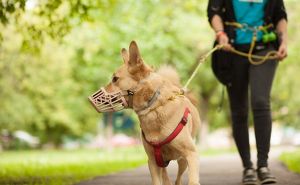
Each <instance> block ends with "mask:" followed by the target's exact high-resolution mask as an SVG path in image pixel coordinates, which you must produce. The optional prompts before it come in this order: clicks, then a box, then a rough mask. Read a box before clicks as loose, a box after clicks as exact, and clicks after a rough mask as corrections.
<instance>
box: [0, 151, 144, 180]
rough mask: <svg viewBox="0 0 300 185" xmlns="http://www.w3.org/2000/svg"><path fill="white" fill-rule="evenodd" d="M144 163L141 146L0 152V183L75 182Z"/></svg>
mask: <svg viewBox="0 0 300 185" xmlns="http://www.w3.org/2000/svg"><path fill="white" fill-rule="evenodd" d="M145 163H146V154H145V153H144V151H143V149H142V148H126V149H125V148H119V149H114V150H111V151H108V150H100V151H99V150H75V151H56V150H50V151H23V152H4V153H0V166H1V168H0V184H45V185H49V184H53V185H58V184H62V185H66V184H74V183H76V182H79V181H81V180H83V179H88V178H91V177H94V176H98V175H106V174H108V173H112V172H117V171H120V170H124V169H129V168H134V167H137V166H140V165H142V164H145Z"/></svg>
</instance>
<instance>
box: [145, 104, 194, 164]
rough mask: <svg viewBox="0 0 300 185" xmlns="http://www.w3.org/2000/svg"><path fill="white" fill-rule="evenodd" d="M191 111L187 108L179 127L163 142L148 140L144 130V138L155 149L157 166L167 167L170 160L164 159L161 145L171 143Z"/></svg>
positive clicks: (185, 122)
mask: <svg viewBox="0 0 300 185" xmlns="http://www.w3.org/2000/svg"><path fill="white" fill-rule="evenodd" d="M189 113H190V110H189V108H185V111H184V114H183V116H182V118H181V120H180V122H179V123H178V125H177V127H176V128H175V130H174V131H173V132H172V133H171V134H170V135H169V136H168V137H167V138H166V139H165V140H163V141H162V142H151V141H147V139H146V137H145V134H144V132H143V131H142V135H143V138H144V139H145V141H146V142H147V143H148V144H149V145H151V146H152V147H153V149H154V157H155V161H156V165H157V166H159V167H162V168H165V167H167V166H168V164H169V162H170V161H164V159H163V156H162V152H161V147H162V146H163V145H166V144H168V143H170V142H171V141H172V140H173V139H175V138H176V136H177V135H178V134H179V133H180V132H181V130H182V129H183V127H184V126H185V125H186V124H187V121H188V115H189Z"/></svg>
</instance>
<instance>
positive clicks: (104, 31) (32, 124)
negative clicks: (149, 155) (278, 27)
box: [0, 0, 300, 184]
mask: <svg viewBox="0 0 300 185" xmlns="http://www.w3.org/2000/svg"><path fill="white" fill-rule="evenodd" d="M285 4H286V8H287V12H288V16H289V28H288V31H289V45H288V46H289V56H288V58H287V59H285V60H284V61H283V62H281V63H280V66H279V68H278V70H277V74H276V79H275V81H274V86H273V91H272V109H273V120H274V129H273V135H272V144H273V145H274V146H284V147H286V146H293V147H294V146H298V147H299V146H300V108H299V107H298V106H299V105H300V96H299V94H300V88H299V87H300V81H299V80H298V77H297V76H298V75H299V71H300V65H299V61H300V56H299V48H300V33H299V32H298V30H299V29H300V24H299V23H298V22H299V19H300V18H299V17H300V12H299V11H300V4H299V3H298V1H296V0H286V1H285ZM206 6H207V1H200V0H185V1H181V0H172V1H171V0H140V1H133V0H128V1H117V0H99V1H94V0H64V1H62V0H2V1H1V2H0V30H1V32H0V165H2V168H0V182H1V181H2V182H11V181H15V182H27V181H30V179H32V178H33V177H34V178H33V179H35V180H34V182H36V181H37V182H39V183H40V182H44V181H43V180H41V179H43V178H41V177H47V176H49V174H52V172H53V171H55V170H53V168H54V167H55V168H56V169H57V168H60V169H61V171H60V172H61V173H62V171H63V172H66V173H69V172H70V169H73V170H74V171H76V170H75V169H76V168H77V167H78V171H79V168H82V164H83V163H84V164H86V165H87V166H86V168H85V169H80V170H81V171H80V172H78V174H77V176H76V177H78V179H83V178H87V177H90V176H95V175H99V174H102V173H103V174H105V173H109V172H111V171H114V170H117V169H119V168H120V169H121V168H128V167H129V166H130V167H135V166H138V165H140V164H144V163H145V161H146V157H145V155H144V153H143V149H142V148H141V147H140V143H141V142H140V128H139V123H138V119H137V117H136V115H135V114H134V112H133V111H131V110H125V111H122V112H117V113H114V114H98V113H97V112H96V111H95V110H94V108H93V107H92V106H91V105H90V103H89V102H88V100H87V97H88V96H89V95H91V94H92V93H93V92H95V91H96V90H97V89H98V88H99V87H100V86H103V85H104V84H107V83H108V82H109V81H110V79H111V76H112V73H113V72H114V71H115V70H116V69H117V68H118V66H120V65H121V64H122V59H121V56H120V50H121V48H123V47H125V48H127V47H128V45H129V43H130V41H131V40H136V41H137V43H138V44H139V47H140V50H141V53H142V56H143V58H144V60H145V61H146V62H147V63H148V64H150V65H151V66H153V67H154V68H158V67H159V66H160V65H162V64H170V65H173V66H174V67H175V68H176V69H177V71H178V72H179V74H180V76H181V79H182V83H183V84H184V83H185V82H186V80H187V79H188V77H189V75H190V74H191V72H192V71H193V69H194V68H195V66H196V64H197V61H198V59H199V58H200V56H201V55H202V54H204V53H205V52H207V51H208V50H209V49H211V48H212V43H213V40H214V37H215V36H214V32H213V31H212V30H211V28H210V26H209V24H208V21H207V17H206ZM222 88H223V87H222V86H221V85H220V84H219V83H218V82H217V80H216V79H215V78H214V76H213V73H212V71H211V69H210V62H209V61H207V63H205V64H204V65H202V66H201V68H200V70H199V71H198V73H197V75H196V78H195V79H194V80H193V81H192V83H191V84H190V86H189V89H191V90H192V91H194V92H195V93H196V95H197V98H198V99H199V102H200V105H199V110H200V113H201V119H202V127H201V131H200V132H201V133H200V136H199V138H198V143H199V146H200V149H201V150H203V151H207V150H210V151H214V152H215V150H214V149H218V150H227V149H228V150H231V149H232V148H234V145H233V144H234V143H233V141H232V138H231V129H230V119H229V112H228V101H227V98H226V96H225V100H224V104H223V106H222V108H221V110H220V111H218V110H219V109H220V105H221V102H222ZM250 124H251V125H252V123H251V120H250ZM250 130H251V143H252V145H253V146H255V145H254V144H255V140H254V135H253V131H252V129H250ZM254 148H255V147H254ZM16 150H17V151H16ZM233 150H234V149H233ZM214 152H212V153H214ZM112 153H114V154H115V156H114V155H112ZM116 153H117V154H116ZM132 153H134V155H132ZM121 154H122V155H121ZM62 156H63V157H62ZM132 156H134V157H132ZM37 159H41V160H38V161H37ZM54 159H55V160H54ZM80 159H81V160H80ZM82 159H85V160H84V161H83V162H82ZM126 160H127V161H128V165H127V166H126V165H125V164H123V166H122V165H121V166H120V164H118V165H115V166H118V167H115V168H113V169H108V166H110V167H111V168H112V167H113V166H114V164H115V163H114V162H116V161H119V162H120V161H123V162H124V161H126ZM26 161H27V162H26ZM28 161H29V162H28ZM54 161H55V162H56V163H55V162H54ZM57 161H59V162H57ZM95 161H96V162H95ZM53 162H54V163H53ZM64 162H65V163H64ZM66 163H67V164H66ZM41 164H43V165H44V166H45V168H48V167H49V166H51V167H49V169H48V171H47V170H46V171H45V172H43V173H42V170H44V169H42V167H41V166H43V165H41ZM88 164H89V165H94V168H95V171H93V170H91V166H88ZM14 165H15V167H16V168H17V167H20V166H22V165H23V167H24V168H27V167H28V165H29V166H30V169H29V170H28V171H27V173H23V172H21V171H18V170H17V169H16V168H13V167H12V166H14ZM76 165H77V166H76ZM37 166H38V168H37ZM99 166H100V168H99ZM104 166H105V167H106V168H107V169H105V168H104ZM86 169H89V173H87V172H86V171H87V170H86ZM101 170H102V171H101ZM37 171H39V172H41V174H39V173H37ZM16 174H17V175H16ZM69 175H70V174H69ZM16 176H18V178H16ZM53 176H55V174H54V172H53ZM55 177H56V178H57V179H60V177H57V176H55ZM68 177H69V176H68ZM13 179H14V180H13ZM61 179H63V180H61ZM61 179H60V180H61V181H62V182H66V181H68V182H69V181H70V182H72V183H73V181H71V180H70V178H65V177H62V178H61ZM78 179H77V180H78ZM75 180H76V179H75ZM56 184H58V183H57V182H56Z"/></svg>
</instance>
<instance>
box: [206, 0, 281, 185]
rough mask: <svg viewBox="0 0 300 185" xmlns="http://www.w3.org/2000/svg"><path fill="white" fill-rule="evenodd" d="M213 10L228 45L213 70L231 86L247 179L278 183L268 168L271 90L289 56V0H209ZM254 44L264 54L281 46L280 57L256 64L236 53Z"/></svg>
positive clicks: (210, 13)
mask: <svg viewBox="0 0 300 185" xmlns="http://www.w3.org/2000/svg"><path fill="white" fill-rule="evenodd" d="M207 14H208V20H209V23H210V25H211V27H212V29H213V30H214V31H215V33H216V43H218V44H221V45H223V50H222V51H218V52H216V53H215V54H213V57H212V60H213V61H212V62H213V63H214V62H215V63H216V62H217V63H219V64H218V65H213V67H214V68H220V69H213V70H214V72H215V74H216V73H217V74H216V76H217V77H218V79H219V80H220V81H221V82H222V83H224V84H225V85H226V89H227V93H228V96H229V102H230V110H231V119H232V130H233V137H234V140H235V143H236V146H237V148H238V152H239V155H240V157H241V160H242V164H243V167H244V171H243V177H242V183H243V184H245V185H252V184H257V181H258V180H259V181H260V183H261V184H270V183H276V178H275V177H274V176H273V175H272V174H271V171H270V169H269V167H268V154H269V150H270V138H271V130H272V118H271V103H270V93H271V88H272V82H273V78H274V75H275V71H276V68H277V65H278V60H279V61H281V60H283V59H284V58H285V57H286V56H287V13H286V10H285V6H284V3H283V0H209V2H208V8H207ZM254 38H255V40H253V39H254ZM252 42H254V44H255V45H253V47H254V48H252V49H253V55H260V56H264V55H266V54H267V53H269V52H270V51H274V50H275V51H277V53H276V55H277V59H269V60H266V61H265V62H263V63H262V64H260V65H255V59H254V58H253V59H252V56H251V55H250V57H244V56H240V55H238V54H235V53H234V52H232V51H233V49H235V50H238V51H242V52H245V53H247V52H249V50H250V51H251V47H252V46H251V43H252ZM214 60H216V61H214ZM250 60H251V61H250ZM256 60H257V59H256ZM222 65H223V67H224V66H225V67H224V68H222ZM224 69H226V71H224ZM222 70H223V71H222ZM220 71H221V72H220ZM249 96H250V103H249V100H248V99H249ZM249 104H250V105H251V110H252V113H253V120H254V130H255V138H256V147H257V168H256V170H255V168H254V166H253V163H252V161H251V156H250V145H249V134H248V112H249V107H250V106H249ZM257 178H258V179H257Z"/></svg>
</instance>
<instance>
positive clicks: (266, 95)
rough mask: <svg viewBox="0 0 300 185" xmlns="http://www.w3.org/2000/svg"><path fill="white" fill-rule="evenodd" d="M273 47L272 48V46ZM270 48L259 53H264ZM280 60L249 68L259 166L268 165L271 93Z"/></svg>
mask: <svg viewBox="0 0 300 185" xmlns="http://www.w3.org/2000/svg"><path fill="white" fill-rule="evenodd" d="M271 49H272V48H271ZM268 51H270V49H269V50H265V51H262V52H260V53H258V54H260V55H264V54H266V53H267V52H268ZM277 65H278V62H277V61H274V60H269V61H267V62H265V63H263V64H261V65H258V66H255V65H251V66H250V70H249V76H250V77H249V78H250V79H249V80H250V93H251V106H252V111H253V116H254V129H255V137H256V147H257V158H258V159H257V168H260V167H267V166H268V153H269V150H270V139H271V130H272V118H271V108H270V107H271V106H270V93H271V88H272V82H273V78H274V75H275V71H276V68H277Z"/></svg>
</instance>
